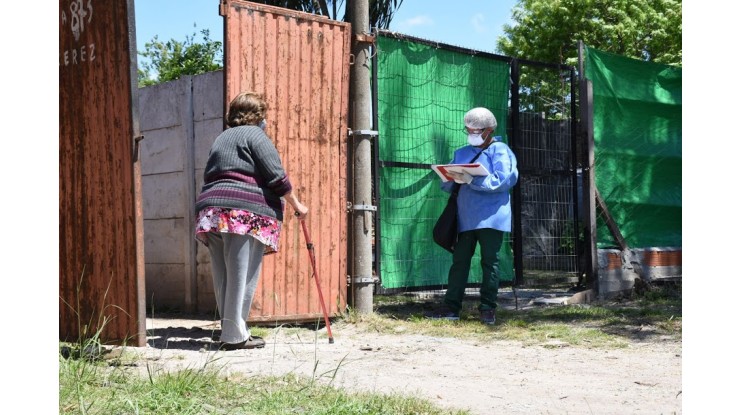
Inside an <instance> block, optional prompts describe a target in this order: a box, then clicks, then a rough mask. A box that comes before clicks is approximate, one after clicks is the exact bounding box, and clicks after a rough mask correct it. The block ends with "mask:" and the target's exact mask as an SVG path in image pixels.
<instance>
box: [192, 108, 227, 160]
mask: <svg viewBox="0 0 740 415" xmlns="http://www.w3.org/2000/svg"><path fill="white" fill-rule="evenodd" d="M194 128H195V134H194V135H195V143H194V145H193V151H194V152H195V168H198V169H202V168H204V167H205V166H206V161H208V152H209V151H211V145H212V144H213V142H214V141H216V137H218V135H219V134H221V133H222V132H223V123H222V122H221V119H210V120H204V121H199V122H196V123H195V127H194Z"/></svg>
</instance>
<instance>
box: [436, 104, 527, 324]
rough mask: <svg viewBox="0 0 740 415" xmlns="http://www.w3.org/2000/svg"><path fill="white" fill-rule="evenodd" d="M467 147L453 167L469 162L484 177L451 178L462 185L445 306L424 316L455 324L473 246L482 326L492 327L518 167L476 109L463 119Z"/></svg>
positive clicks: (488, 117)
mask: <svg viewBox="0 0 740 415" xmlns="http://www.w3.org/2000/svg"><path fill="white" fill-rule="evenodd" d="M463 123H464V124H465V128H464V132H465V135H466V136H467V137H468V145H466V146H463V147H461V148H459V149H457V150H456V151H455V155H454V158H453V160H452V162H451V164H465V163H469V162H470V161H471V160H475V161H476V163H480V164H482V165H483V166H484V167H485V168H486V170H488V172H489V174H488V175H483V176H471V175H470V174H468V173H449V174H450V176H452V177H453V178H454V179H455V180H456V182H459V183H462V185H461V186H460V190H459V195H458V197H457V208H458V225H459V228H458V236H457V243H456V244H455V250H454V252H453V254H452V265H451V266H450V271H449V274H448V286H447V292H446V293H445V297H444V303H443V304H442V305H441V307H440V308H439V309H438V310H436V311H434V312H432V313H428V315H427V317H431V318H438V319H447V320H458V319H459V318H460V310H461V309H462V302H463V298H464V296H465V286H466V285H467V283H468V275H469V273H470V262H471V260H472V258H473V254H474V253H475V248H476V245H480V254H481V262H480V265H481V269H482V272H483V275H482V281H481V287H480V304H479V305H478V310H479V311H480V321H481V323H483V324H495V322H496V307H497V300H498V288H499V257H498V252H499V250H500V249H501V245H502V243H503V240H504V232H511V198H510V197H509V191H510V190H511V189H512V188H513V187H514V185H516V183H517V180H518V178H519V171H518V170H517V162H516V157H515V156H514V153H513V152H512V151H511V149H510V148H509V146H507V145H506V144H505V143H503V142H501V141H499V139H500V137H496V136H494V133H495V131H496V127H497V125H498V123H497V122H496V117H495V116H494V115H493V113H492V112H491V111H490V110H488V109H487V108H483V107H477V108H473V109H471V110H470V111H468V112H467V113H466V114H465V116H464V117H463ZM454 186H455V182H453V181H448V182H445V183H443V184H442V190H444V191H445V192H451V191H452V190H453V187H454Z"/></svg>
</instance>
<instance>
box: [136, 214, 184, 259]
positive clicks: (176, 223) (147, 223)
mask: <svg viewBox="0 0 740 415" xmlns="http://www.w3.org/2000/svg"><path fill="white" fill-rule="evenodd" d="M188 220H191V219H189V218H188ZM186 225H187V223H186V222H185V220H184V219H182V218H179V219H153V220H147V219H144V252H145V254H144V257H145V261H146V263H147V264H185V263H187V260H186V247H185V244H186V241H185V238H188V237H191V235H187V229H188V228H187V227H186Z"/></svg>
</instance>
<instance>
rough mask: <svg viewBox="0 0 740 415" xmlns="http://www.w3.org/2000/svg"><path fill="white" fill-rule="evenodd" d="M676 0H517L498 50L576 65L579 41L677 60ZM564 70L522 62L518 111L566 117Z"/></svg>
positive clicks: (661, 59) (678, 13)
mask: <svg viewBox="0 0 740 415" xmlns="http://www.w3.org/2000/svg"><path fill="white" fill-rule="evenodd" d="M681 8H682V5H681V0H519V2H518V3H517V5H516V6H515V7H514V8H513V10H512V17H511V19H512V20H513V21H514V24H513V25H504V28H503V31H504V36H501V37H499V38H498V41H497V46H496V50H497V52H499V53H501V54H503V55H507V56H511V57H516V58H521V59H527V60H531V61H539V62H547V63H554V64H561V65H568V66H572V67H575V66H577V64H578V41H583V42H584V44H585V45H587V46H589V47H593V48H596V49H599V50H602V51H606V52H610V53H614V54H617V55H621V56H626V57H630V58H635V59H641V60H645V61H651V62H656V63H663V64H671V65H681V59H682V52H681V50H682V49H681V35H682V27H681V24H682V23H681V21H682V20H681ZM568 76H569V74H568V73H567V71H562V73H560V74H557V73H555V72H554V71H552V70H542V69H538V68H534V67H532V66H526V65H523V66H522V68H521V73H520V80H519V83H520V88H521V89H520V92H521V98H520V111H524V112H533V113H543V114H546V116H547V118H548V119H563V118H570V117H572V116H573V114H570V115H569V107H570V102H571V98H572V97H571V96H570V84H569V83H568V82H567V81H566V79H568Z"/></svg>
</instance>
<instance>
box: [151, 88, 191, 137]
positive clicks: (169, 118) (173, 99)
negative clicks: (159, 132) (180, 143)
mask: <svg viewBox="0 0 740 415" xmlns="http://www.w3.org/2000/svg"><path fill="white" fill-rule="evenodd" d="M190 83H191V77H189V76H188V77H184V78H181V79H178V80H176V81H170V82H165V83H162V84H158V85H152V86H148V87H145V88H139V94H138V95H139V130H140V131H147V130H156V129H160V128H167V127H172V126H176V125H182V123H183V119H182V115H183V108H185V106H187V107H188V108H189V107H190V103H189V102H188V101H187V99H186V95H187V94H189V93H190V91H189V90H190Z"/></svg>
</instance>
